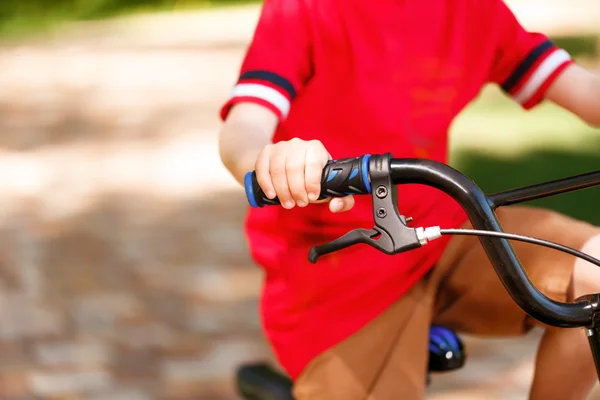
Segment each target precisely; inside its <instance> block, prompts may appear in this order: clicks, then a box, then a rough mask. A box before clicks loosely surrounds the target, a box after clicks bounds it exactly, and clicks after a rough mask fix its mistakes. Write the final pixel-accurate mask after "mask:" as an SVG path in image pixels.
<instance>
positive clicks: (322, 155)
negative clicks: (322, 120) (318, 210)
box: [254, 138, 354, 212]
mask: <svg viewBox="0 0 600 400" xmlns="http://www.w3.org/2000/svg"><path fill="white" fill-rule="evenodd" d="M330 159H331V156H330V155H329V152H327V150H326V149H325V147H324V146H323V144H322V143H321V142H320V141H318V140H311V141H304V140H300V139H297V138H295V139H292V140H289V141H287V142H278V143H276V144H269V145H267V146H266V147H264V148H263V150H262V151H261V152H260V154H259V155H258V158H257V160H256V165H255V167H254V169H255V171H256V179H257V180H258V184H259V185H260V187H261V188H262V190H263V192H264V193H265V195H266V196H267V197H268V198H269V199H273V198H275V197H278V198H279V201H280V202H281V205H282V206H283V207H284V208H287V209H290V208H293V207H294V206H295V205H298V207H306V206H307V205H308V204H309V203H316V202H317V198H318V197H319V194H320V192H321V175H322V173H323V168H325V165H326V164H327V161H329V160H330ZM352 206H354V198H353V197H352V196H346V197H342V198H333V199H330V201H329V209H330V210H331V212H342V211H347V210H349V209H351V208H352Z"/></svg>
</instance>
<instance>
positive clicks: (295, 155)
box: [285, 139, 320, 207]
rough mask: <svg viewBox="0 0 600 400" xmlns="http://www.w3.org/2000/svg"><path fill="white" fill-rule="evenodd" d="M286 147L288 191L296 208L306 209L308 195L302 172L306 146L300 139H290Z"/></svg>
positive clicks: (303, 170)
mask: <svg viewBox="0 0 600 400" xmlns="http://www.w3.org/2000/svg"><path fill="white" fill-rule="evenodd" d="M288 147H290V149H289V150H288V155H287V162H286V165H285V168H286V174H287V183H288V186H289V191H290V193H291V195H292V199H293V201H294V202H295V204H296V205H298V207H306V206H307V205H308V193H307V192H306V183H305V179H306V178H305V173H304V172H305V164H306V154H307V149H308V146H307V145H306V143H305V142H302V141H301V140H300V139H292V140H290V142H289V145H288ZM319 180H320V178H319Z"/></svg>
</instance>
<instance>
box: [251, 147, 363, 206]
mask: <svg viewBox="0 0 600 400" xmlns="http://www.w3.org/2000/svg"><path fill="white" fill-rule="evenodd" d="M370 158H371V156H370V155H369V154H366V155H364V156H360V157H353V158H342V159H339V160H330V161H328V162H327V165H325V168H324V169H323V174H322V175H321V194H320V196H319V199H320V200H322V199H325V198H329V197H344V196H348V195H351V194H369V193H371V182H370V181H369V159H370ZM244 188H245V190H246V198H247V199H248V203H249V204H250V206H252V207H254V208H259V207H264V206H267V205H278V204H280V203H279V199H278V198H274V199H272V200H271V199H269V198H267V196H265V194H264V192H263V190H262V189H261V187H260V185H259V184H258V181H257V180H256V172H255V171H252V172H248V173H247V174H246V176H245V177H244Z"/></svg>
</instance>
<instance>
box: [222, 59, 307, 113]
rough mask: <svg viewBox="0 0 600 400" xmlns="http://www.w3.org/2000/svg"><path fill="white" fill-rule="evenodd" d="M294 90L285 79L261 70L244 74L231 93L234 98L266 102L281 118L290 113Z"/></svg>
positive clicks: (294, 94)
mask: <svg viewBox="0 0 600 400" xmlns="http://www.w3.org/2000/svg"><path fill="white" fill-rule="evenodd" d="M296 95H297V94H296V89H295V88H294V86H293V85H292V83H291V82H290V81H289V80H287V79H286V78H285V77H283V76H281V75H279V74H276V73H273V72H270V71H263V70H254V71H247V72H244V73H243V74H242V75H241V76H240V79H239V80H238V83H237V84H236V85H235V87H234V88H233V90H232V92H231V100H234V99H235V98H236V97H246V98H247V97H253V98H256V99H260V100H262V101H265V102H267V103H268V104H270V105H271V106H273V107H274V108H275V109H276V110H278V111H279V113H280V114H281V116H282V117H283V118H285V117H287V115H288V114H289V112H290V107H291V104H292V101H293V100H294V99H295V98H296Z"/></svg>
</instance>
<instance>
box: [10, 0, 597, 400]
mask: <svg viewBox="0 0 600 400" xmlns="http://www.w3.org/2000/svg"><path fill="white" fill-rule="evenodd" d="M256 11H257V10H256V8H255V7H243V8H235V9H226V10H220V11H211V12H203V13H192V14H185V15H177V14H173V15H163V16H152V17H140V18H135V19H133V20H131V19H127V20H117V21H112V22H107V23H94V24H78V25H73V26H71V27H69V28H67V29H65V30H61V31H59V32H57V33H55V34H52V35H48V36H47V37H44V38H41V39H35V40H30V41H27V42H21V43H16V44H7V45H5V46H3V47H1V48H0V193H2V196H1V200H0V205H1V207H0V236H1V237H2V240H0V246H1V247H2V252H0V253H1V254H2V255H1V256H0V321H2V322H1V323H0V398H2V399H7V400H8V399H10V400H16V399H34V398H44V399H113V400H116V399H127V400H137V399H204V400H233V399H235V398H236V397H235V394H234V392H233V388H232V385H231V373H232V371H233V370H234V368H235V366H236V365H237V364H238V363H240V362H243V361H245V360H256V359H262V358H266V359H271V354H270V352H269V349H268V346H267V345H266V343H265V342H264V339H263V337H262V335H261V332H260V328H259V325H258V319H257V315H256V296H257V293H258V289H259V285H260V280H261V275H260V272H259V270H258V269H256V268H255V267H254V266H253V265H252V264H251V262H250V260H249V258H248V256H247V249H246V245H245V243H244V239H243V236H242V231H241V223H242V218H243V214H244V207H245V199H244V195H243V192H242V190H241V189H240V188H239V187H238V186H237V185H236V184H235V182H234V181H233V179H232V178H231V177H230V176H229V175H228V174H227V172H226V171H225V170H224V168H223V167H222V165H221V164H220V162H219V159H218V154H217V147H216V141H217V138H216V134H217V131H218V127H219V120H218V118H217V115H218V108H219V105H220V104H221V103H222V101H223V100H224V99H225V98H226V97H227V94H228V92H229V90H230V88H231V86H232V84H233V82H234V81H235V79H236V75H237V69H238V66H239V63H240V61H241V56H242V54H243V51H244V49H245V45H246V44H247V42H248V40H249V38H250V35H251V32H252V29H253V25H254V23H255V20H256V16H257V13H256ZM538 338H539V332H537V331H534V332H533V333H532V334H531V335H529V336H528V337H526V338H521V339H511V340H507V339H503V340H486V341H483V340H479V339H474V338H467V349H468V354H469V360H468V364H467V366H466V367H465V368H464V369H463V370H461V371H459V372H456V373H452V374H447V375H443V376H436V377H434V380H433V384H432V385H431V387H430V388H429V391H428V398H430V399H436V400H451V399H452V400H454V399H461V400H468V399H480V398H487V399H506V400H509V399H524V398H526V393H527V387H528V382H529V380H530V379H531V371H532V362H533V357H534V351H535V342H536V340H537V339H538ZM595 398H600V395H599V396H596V397H595Z"/></svg>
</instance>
